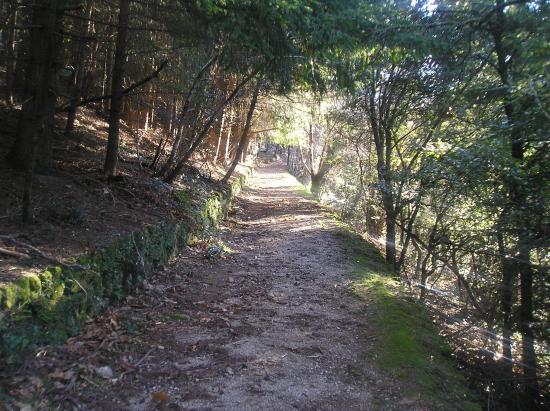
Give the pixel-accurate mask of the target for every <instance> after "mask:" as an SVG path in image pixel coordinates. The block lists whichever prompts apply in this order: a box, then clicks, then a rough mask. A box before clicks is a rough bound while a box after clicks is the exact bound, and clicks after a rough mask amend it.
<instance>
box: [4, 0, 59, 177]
mask: <svg viewBox="0 0 550 411" xmlns="http://www.w3.org/2000/svg"><path fill="white" fill-rule="evenodd" d="M61 23H62V12H60V11H59V10H58V9H57V0H50V1H48V2H45V3H43V4H42V5H41V6H37V7H36V8H35V9H34V11H33V18H32V26H33V27H32V29H31V37H30V50H29V61H28V66H27V70H26V77H25V92H24V101H25V102H24V104H23V108H22V110H21V113H20V118H19V123H18V128H17V138H16V140H15V143H14V145H13V146H12V148H11V150H10V152H9V153H8V156H7V159H8V161H9V162H10V163H11V165H12V166H13V167H14V168H16V169H19V170H26V169H28V167H29V161H30V163H32V166H31V168H32V169H33V170H34V161H35V160H34V158H32V159H31V160H29V157H34V156H33V154H32V153H34V152H35V151H36V150H34V146H35V144H40V146H41V153H40V154H41V155H40V158H39V159H38V161H39V163H40V165H42V166H45V167H44V168H47V167H49V166H50V165H51V162H52V157H51V138H52V133H51V131H52V130H51V126H53V115H54V110H53V107H54V106H55V101H56V90H55V85H56V69H57V58H58V55H59V48H60V44H61V43H60V42H61V35H60V34H59V30H60V28H61V27H60V26H61ZM45 123H46V124H47V125H48V126H50V127H46V130H44V125H45ZM45 131H46V132H45ZM48 131H49V132H48ZM39 137H40V138H41V140H40V141H39V140H38V138H39Z"/></svg>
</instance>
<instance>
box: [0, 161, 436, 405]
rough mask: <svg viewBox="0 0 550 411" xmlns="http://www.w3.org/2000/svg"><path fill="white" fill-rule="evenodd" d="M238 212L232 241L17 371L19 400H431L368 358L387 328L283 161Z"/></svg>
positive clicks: (259, 176)
mask: <svg viewBox="0 0 550 411" xmlns="http://www.w3.org/2000/svg"><path fill="white" fill-rule="evenodd" d="M235 210H236V213H235V214H234V215H233V216H232V217H231V218H230V219H229V221H227V222H226V226H225V227H224V229H223V230H222V233H221V239H222V241H223V243H224V244H225V246H226V247H228V248H229V249H230V251H228V252H226V253H223V254H222V255H221V256H218V257H216V258H212V259H208V258H206V257H205V254H207V252H206V251H207V250H208V246H207V245H204V246H203V247H202V248H201V247H200V246H199V247H197V248H194V249H189V250H187V251H186V252H184V253H183V254H182V255H181V256H180V257H179V258H178V260H177V261H176V263H175V264H174V265H173V266H171V267H169V268H167V269H165V270H164V271H162V272H160V273H158V274H157V275H155V276H154V277H153V278H152V279H151V280H150V282H148V283H145V284H144V287H143V289H142V290H141V291H140V292H139V293H137V294H136V295H134V296H133V297H129V298H128V299H127V301H126V302H125V304H124V305H123V306H120V307H118V308H113V309H112V310H110V311H108V312H107V313H105V314H104V315H103V316H101V317H100V318H97V319H95V320H94V321H91V322H90V323H89V324H88V325H87V327H86V329H85V331H84V332H83V333H82V334H81V335H80V336H77V337H74V338H71V339H70V340H69V341H68V342H67V344H66V345H65V346H63V347H59V348H48V347H47V348H45V349H44V350H43V351H42V352H41V353H39V355H38V356H37V357H36V358H33V359H32V360H29V361H28V362H27V364H26V365H25V366H24V367H23V368H22V369H21V370H19V372H18V373H17V375H10V376H4V378H5V379H4V384H5V385H4V386H5V387H6V391H5V392H6V393H7V394H8V395H9V396H11V397H12V398H14V400H12V401H11V402H9V403H8V402H6V403H5V404H7V405H6V406H7V407H8V409H11V408H9V407H14V409H18V408H15V404H18V406H20V407H24V406H26V405H28V404H32V405H33V406H34V407H37V408H44V409H46V408H51V407H60V408H61V409H82V410H84V409H96V410H99V409H101V410H153V409H170V410H221V409H223V410H256V409H263V410H292V409H298V410H377V409H384V410H388V409H390V410H391V409H403V410H405V409H406V410H411V409H417V410H420V409H429V408H426V407H425V406H423V405H422V404H420V403H419V402H418V401H416V400H415V399H408V398H406V397H405V394H404V393H403V392H404V389H403V387H402V386H401V385H400V383H398V382H396V381H395V380H392V379H390V378H389V377H388V376H385V375H384V374H383V373H382V372H380V370H378V369H377V368H376V366H375V365H374V364H372V362H369V361H368V360H367V359H366V358H367V356H366V353H367V352H368V350H369V349H371V348H372V345H373V344H374V342H375V341H376V337H377V336H376V332H375V330H374V329H372V328H371V326H370V324H369V317H370V315H371V312H370V308H369V306H368V302H365V301H364V300H361V299H359V298H358V297H357V296H355V295H354V294H352V293H351V292H350V291H349V288H348V282H349V281H350V280H349V274H350V272H351V271H352V269H353V260H352V258H351V256H350V255H349V251H348V250H346V248H345V246H344V244H343V240H342V238H341V237H340V236H338V235H337V227H336V226H335V224H334V223H333V222H332V221H331V220H330V218H328V217H327V216H326V215H325V213H324V212H323V210H322V209H321V208H320V207H319V206H318V205H317V204H316V203H315V202H313V201H312V200H310V199H307V198H306V197H305V196H304V195H303V194H301V193H300V191H299V189H298V184H297V182H296V180H295V179H294V178H293V177H291V176H290V175H288V174H287V173H286V172H285V171H284V168H283V166H282V165H279V164H267V165H266V164H264V165H262V166H260V167H259V168H258V169H257V171H256V175H255V177H254V178H253V181H252V184H251V186H250V187H249V188H247V189H245V190H244V191H243V192H242V193H241V195H240V196H239V198H238V199H237V202H236V206H235ZM101 367H103V368H101ZM111 373H112V374H111ZM0 408H1V405H0Z"/></svg>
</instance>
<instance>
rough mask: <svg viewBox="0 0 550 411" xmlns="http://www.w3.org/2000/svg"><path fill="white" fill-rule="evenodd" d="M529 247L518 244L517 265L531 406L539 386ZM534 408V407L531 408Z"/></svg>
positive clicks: (535, 402) (523, 358) (524, 363)
mask: <svg viewBox="0 0 550 411" xmlns="http://www.w3.org/2000/svg"><path fill="white" fill-rule="evenodd" d="M530 251H531V248H530V246H529V245H528V244H522V245H520V253H519V255H518V259H519V262H518V266H519V270H520V297H521V298H520V310H519V329H520V332H521V340H522V351H521V363H522V371H523V377H524V379H525V382H526V385H525V392H524V394H525V397H526V398H529V399H530V401H532V404H531V405H532V406H533V407H536V406H537V405H538V397H539V387H538V382H537V356H536V353H535V340H534V338H535V336H534V333H533V329H532V327H531V323H532V322H533V269H532V266H531V262H530ZM533 409H535V408H533Z"/></svg>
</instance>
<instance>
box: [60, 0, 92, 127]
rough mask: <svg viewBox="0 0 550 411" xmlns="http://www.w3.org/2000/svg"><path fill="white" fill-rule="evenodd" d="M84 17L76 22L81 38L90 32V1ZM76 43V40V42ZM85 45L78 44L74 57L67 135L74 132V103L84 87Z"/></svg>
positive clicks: (75, 110) (75, 112)
mask: <svg viewBox="0 0 550 411" xmlns="http://www.w3.org/2000/svg"><path fill="white" fill-rule="evenodd" d="M84 15H85V16H86V18H87V19H88V20H86V19H82V20H77V22H78V23H77V28H76V31H77V33H81V34H82V35H83V36H85V37H86V36H87V35H88V33H89V31H90V19H91V17H92V1H91V0H88V1H87V2H86V5H85V10H84ZM77 41H78V40H77ZM85 51H86V48H85V45H84V44H83V42H82V41H79V42H78V48H77V52H76V53H75V56H74V65H75V71H74V73H73V75H74V78H73V84H72V90H71V105H70V107H69V110H68V112H67V123H66V124H65V133H66V134H68V133H70V132H71V131H73V130H74V122H75V120H76V115H77V112H78V106H76V103H77V102H78V101H79V100H80V98H81V96H82V94H83V90H82V89H83V87H84V71H85V70H84V69H85V67H84V65H85V60H86V59H85V58H84V55H85Z"/></svg>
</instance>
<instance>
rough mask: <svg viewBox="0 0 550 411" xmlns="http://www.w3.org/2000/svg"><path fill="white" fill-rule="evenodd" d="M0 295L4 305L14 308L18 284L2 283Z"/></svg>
mask: <svg viewBox="0 0 550 411" xmlns="http://www.w3.org/2000/svg"><path fill="white" fill-rule="evenodd" d="M0 296H1V297H0V300H1V301H2V305H3V306H4V307H6V308H8V309H11V308H13V307H14V306H15V304H16V302H17V286H16V285H15V284H2V285H1V286H0Z"/></svg>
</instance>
